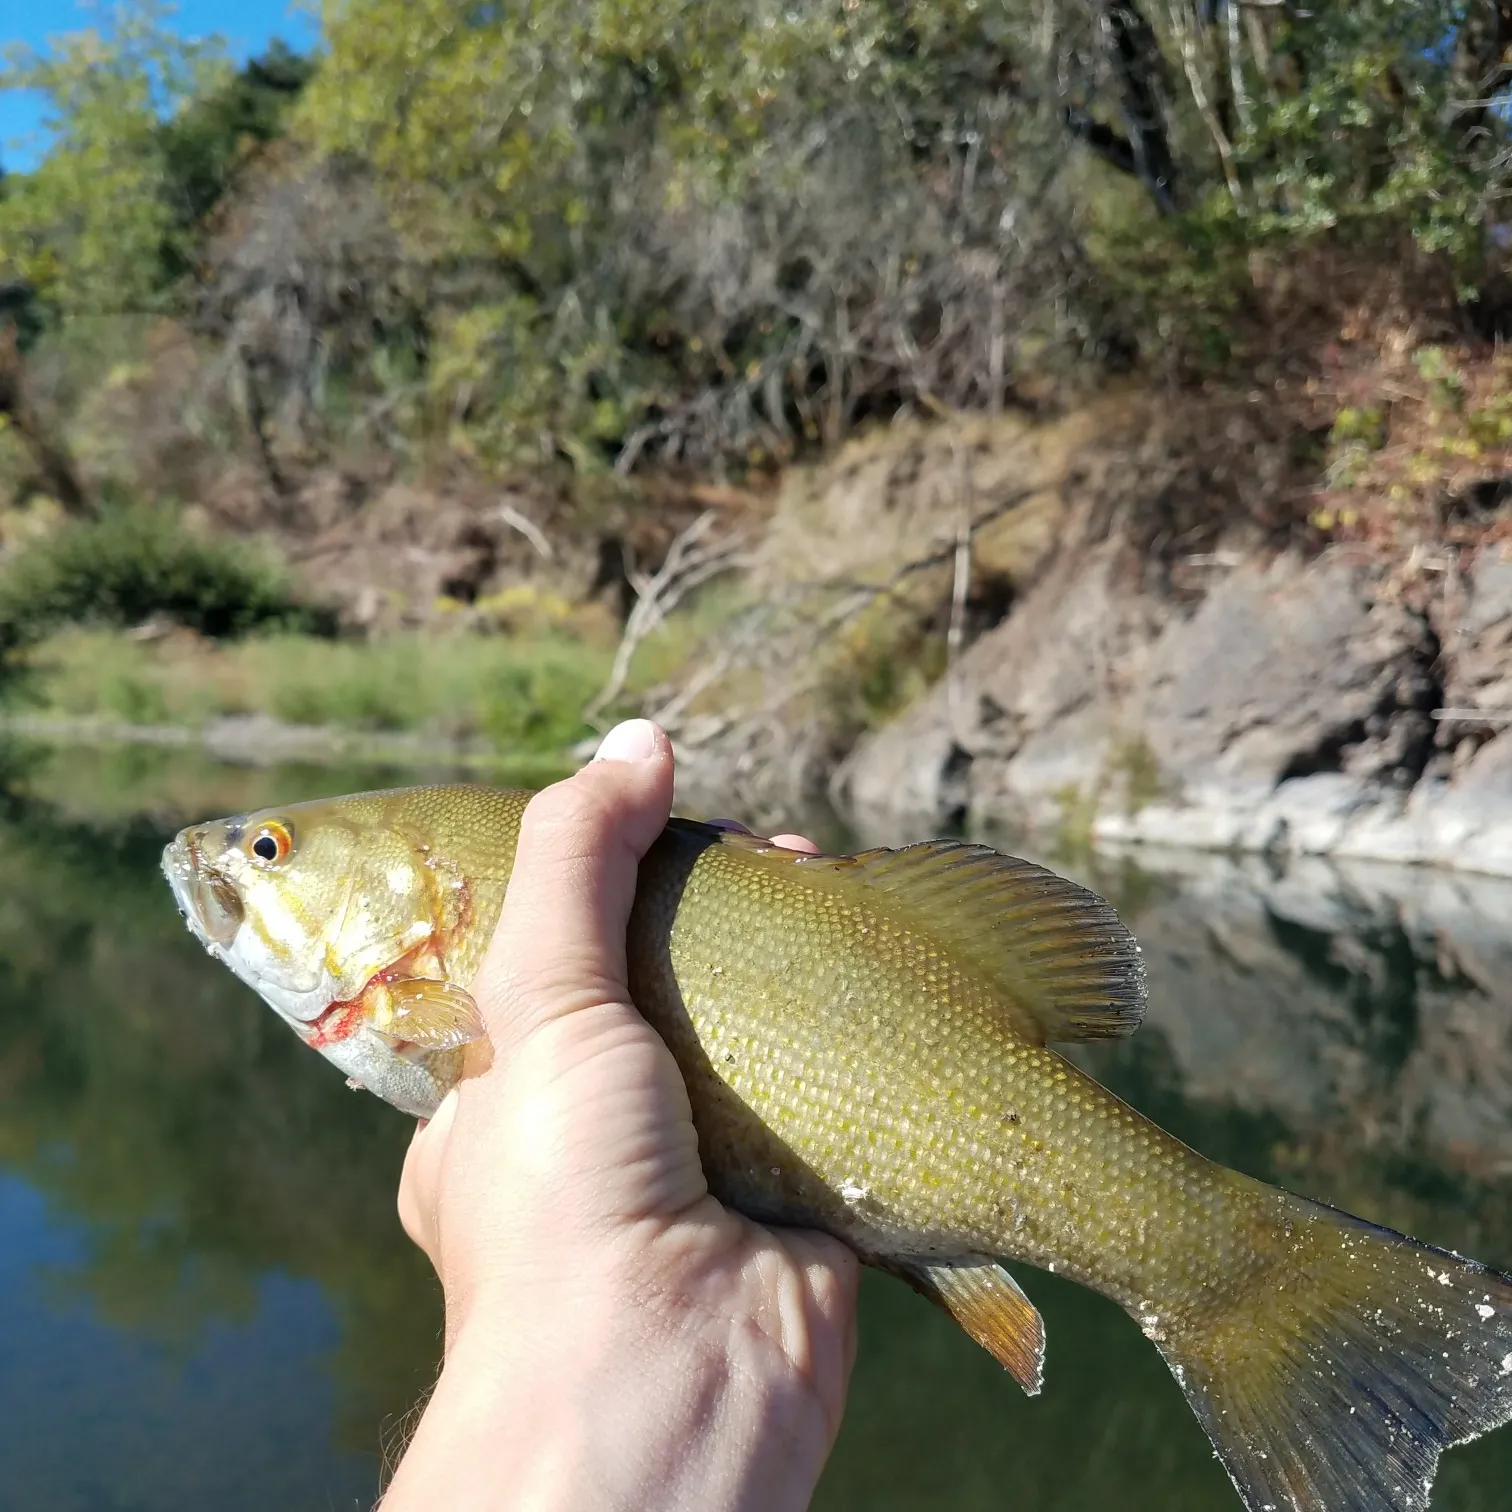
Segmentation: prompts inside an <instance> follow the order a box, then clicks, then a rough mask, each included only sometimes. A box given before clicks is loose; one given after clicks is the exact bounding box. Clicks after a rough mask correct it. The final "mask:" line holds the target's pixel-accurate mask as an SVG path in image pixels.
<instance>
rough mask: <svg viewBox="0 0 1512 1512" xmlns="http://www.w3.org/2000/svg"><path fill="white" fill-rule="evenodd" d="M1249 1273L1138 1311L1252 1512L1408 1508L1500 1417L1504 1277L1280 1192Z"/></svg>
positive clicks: (1505, 1375)
mask: <svg viewBox="0 0 1512 1512" xmlns="http://www.w3.org/2000/svg"><path fill="white" fill-rule="evenodd" d="M1275 1195H1276V1196H1277V1198H1278V1199H1280V1200H1281V1202H1282V1214H1281V1217H1280V1220H1279V1221H1278V1223H1277V1225H1276V1228H1275V1231H1274V1233H1273V1234H1272V1235H1270V1236H1269V1237H1268V1241H1267V1242H1266V1243H1265V1245H1264V1248H1265V1250H1266V1251H1267V1252H1268V1253H1267V1254H1266V1256H1265V1263H1264V1264H1263V1266H1262V1268H1261V1269H1260V1271H1259V1272H1258V1273H1257V1275H1256V1276H1255V1277H1254V1278H1253V1279H1252V1281H1251V1282H1249V1283H1246V1284H1245V1285H1244V1287H1243V1288H1242V1291H1241V1292H1240V1293H1239V1294H1238V1295H1237V1296H1235V1297H1231V1298H1230V1299H1228V1300H1227V1301H1224V1302H1222V1303H1214V1304H1211V1305H1204V1306H1202V1307H1198V1308H1195V1309H1192V1310H1191V1311H1190V1312H1189V1313H1186V1314H1183V1315H1182V1316H1181V1317H1180V1318H1179V1319H1178V1318H1176V1317H1172V1318H1170V1319H1168V1320H1166V1326H1165V1327H1162V1320H1160V1319H1155V1318H1146V1319H1145V1320H1144V1325H1145V1331H1146V1332H1147V1333H1148V1334H1149V1335H1150V1337H1151V1338H1152V1339H1153V1340H1154V1341H1155V1343H1156V1344H1157V1345H1158V1346H1159V1347H1160V1350H1161V1353H1162V1354H1163V1355H1164V1356H1165V1358H1166V1362H1167V1364H1168V1365H1170V1367H1171V1370H1172V1372H1173V1373H1174V1374H1175V1376H1176V1379H1177V1380H1178V1381H1179V1382H1180V1383H1181V1386H1182V1389H1183V1390H1184V1391H1185V1392H1186V1395H1187V1399H1188V1401H1189V1402H1190V1403H1191V1405H1192V1408H1193V1410H1194V1411H1195V1412H1196V1414H1197V1416H1198V1418H1199V1419H1200V1420H1201V1422H1202V1426H1203V1427H1204V1428H1205V1429H1206V1430H1207V1434H1208V1437H1209V1438H1210V1439H1212V1441H1213V1445H1214V1447H1215V1448H1216V1449H1217V1451H1218V1456H1219V1458H1220V1459H1221V1460H1222V1462H1223V1465H1224V1468H1225V1469H1227V1471H1228V1473H1229V1476H1230V1478H1231V1479H1232V1480H1233V1482H1234V1485H1235V1487H1236V1488H1237V1489H1238V1491H1239V1494H1240V1496H1241V1497H1242V1498H1243V1499H1244V1503H1245V1506H1246V1507H1247V1508H1248V1509H1249V1512H1420V1509H1423V1508H1426V1507H1427V1506H1428V1497H1429V1492H1430V1490H1431V1488H1432V1485H1433V1477H1434V1473H1435V1471H1436V1470H1437V1468H1438V1461H1439V1455H1440V1454H1441V1453H1442V1452H1443V1451H1444V1450H1445V1449H1447V1448H1448V1447H1449V1446H1450V1445H1452V1444H1458V1443H1463V1442H1465V1441H1466V1440H1468V1439H1473V1438H1476V1437H1478V1436H1479V1435H1480V1434H1482V1433H1485V1432H1487V1431H1488V1430H1490V1429H1492V1428H1496V1427H1498V1426H1499V1425H1501V1424H1502V1423H1505V1422H1507V1421H1508V1420H1509V1419H1512V1278H1509V1277H1507V1276H1503V1275H1500V1274H1499V1273H1498V1272H1496V1271H1493V1270H1488V1269H1487V1268H1486V1267H1485V1266H1483V1265H1477V1264H1476V1263H1475V1262H1474V1261H1472V1260H1465V1259H1463V1258H1462V1257H1460V1256H1458V1255H1453V1254H1449V1253H1446V1252H1445V1251H1443V1250H1437V1249H1431V1248H1429V1247H1428V1246H1427V1245H1422V1244H1418V1243H1416V1242H1415V1241H1413V1240H1411V1239H1407V1238H1404V1237H1403V1236H1402V1235H1401V1234H1397V1233H1393V1232H1392V1231H1391V1230H1390V1229H1384V1228H1378V1227H1376V1226H1375V1225H1374V1224H1369V1223H1365V1222H1363V1221H1362V1220H1360V1219H1357V1218H1351V1217H1350V1216H1349V1215H1348V1214H1346V1213H1341V1212H1339V1211H1337V1210H1336V1209H1334V1208H1330V1207H1325V1206H1324V1205H1323V1204H1321V1203H1314V1202H1308V1201H1306V1200H1305V1199H1303V1198H1294V1197H1290V1196H1287V1195H1285V1194H1282V1193H1276V1194H1275Z"/></svg>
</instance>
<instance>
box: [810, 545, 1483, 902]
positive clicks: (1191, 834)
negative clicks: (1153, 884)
mask: <svg viewBox="0 0 1512 1512" xmlns="http://www.w3.org/2000/svg"><path fill="white" fill-rule="evenodd" d="M1125 561H1126V558H1124V557H1123V556H1121V554H1120V552H1119V550H1118V548H1117V547H1116V546H1115V545H1114V544H1113V543H1106V544H1104V545H1103V546H1102V547H1099V548H1097V549H1095V550H1093V551H1090V552H1087V553H1083V554H1082V555H1080V556H1079V557H1076V558H1075V559H1070V558H1067V559H1064V560H1062V561H1061V562H1059V563H1058V564H1056V566H1055V567H1053V568H1052V569H1051V570H1050V571H1048V572H1047V573H1046V574H1045V575H1044V576H1043V577H1042V578H1041V579H1040V580H1039V582H1038V583H1037V584H1036V585H1035V587H1034V589H1033V590H1032V591H1031V592H1030V593H1029V594H1027V595H1026V596H1025V598H1024V599H1023V600H1022V601H1021V602H1020V603H1019V604H1018V605H1017V606H1016V607H1015V610H1014V612H1013V613H1012V615H1011V616H1010V617H1009V619H1008V620H1007V621H1006V622H1005V623H1004V624H1003V625H1002V626H1000V627H999V628H998V629H997V630H995V631H993V632H991V633H990V634H989V635H987V636H985V637H983V639H982V640H981V641H979V642H978V643H977V644H976V645H975V646H973V647H972V648H971V650H970V652H969V653H968V654H967V655H966V656H965V657H964V658H962V660H961V661H960V663H959V664H958V665H957V667H956V669H955V671H954V673H953V684H952V685H951V686H950V687H948V688H947V687H945V686H943V685H942V686H940V687H937V688H935V689H934V690H932V692H931V693H930V694H929V695H928V696H927V697H926V698H925V699H923V700H921V701H920V703H919V704H917V705H916V706H915V707H914V708H913V709H911V710H909V711H908V712H907V713H906V714H905V715H904V716H903V718H902V719H900V720H899V721H897V722H896V723H895V724H894V725H892V726H890V727H888V728H887V729H884V730H882V731H879V732H877V733H876V734H875V735H873V736H871V737H869V738H868V740H867V741H866V742H864V743H863V744H862V746H860V747H859V748H858V749H857V750H856V751H855V752H854V753H853V754H852V756H851V757H850V759H849V760H848V761H847V763H846V765H845V767H844V768H843V770H842V774H841V777H840V778H839V780H838V781H837V783H836V785H835V788H834V793H835V796H836V798H837V800H838V801H839V803H840V804H841V806H842V808H848V809H850V810H851V811H853V812H854V811H856V810H859V809H861V808H863V807H864V808H865V809H866V810H867V811H868V812H870V813H871V814H873V815H878V814H881V813H886V812H891V813H894V814H900V813H904V812H907V813H910V814H918V815H928V816H930V817H931V818H933V819H935V820H936V821H937V822H943V821H944V820H946V819H948V818H950V817H953V816H954V815H956V814H957V813H958V811H959V809H960V805H961V802H962V788H963V786H964V789H965V798H964V801H965V806H966V808H967V810H968V812H969V814H970V815H971V816H972V817H973V818H974V819H976V820H985V819H994V818H997V819H1007V820H1009V821H1012V822H1016V823H1018V824H1021V825H1024V826H1027V827H1028V828H1029V830H1030V831H1031V832H1044V831H1047V830H1057V829H1058V830H1060V831H1063V832H1066V831H1069V832H1072V833H1074V834H1076V835H1078V836H1081V837H1083V838H1087V837H1095V838H1096V839H1098V840H1099V841H1106V842H1114V843H1130V842H1139V843H1145V844H1159V845H1176V846H1192V847H1201V848H1206V849H1217V850H1240V851H1266V852H1273V853H1285V854H1300V855H1335V856H1341V857H1355V858H1361V859H1372V860H1384V861H1392V862H1399V863H1406V864H1418V865H1420V864H1428V865H1434V866H1446V867H1457V868H1462V869H1466V870H1474V871H1480V872H1486V873H1491V874H1498V875H1509V876H1512V730H1509V731H1508V733H1506V734H1502V735H1496V736H1495V737H1494V738H1491V737H1492V728H1493V727H1492V726H1490V725H1488V724H1487V723H1486V722H1485V721H1484V720H1482V721H1480V722H1479V723H1478V724H1476V725H1474V727H1473V729H1472V730H1471V731H1470V732H1469V733H1466V731H1465V730H1464V729H1462V728H1460V727H1459V726H1457V725H1456V724H1455V722H1454V721H1453V720H1443V721H1439V722H1438V728H1437V730H1436V726H1435V720H1434V718H1433V717H1432V716H1433V715H1434V714H1435V713H1436V712H1440V706H1441V704H1442V703H1444V702H1445V701H1446V700H1448V701H1452V700H1453V699H1454V698H1464V699H1467V700H1471V701H1472V702H1471V703H1469V704H1468V705H1467V707H1470V708H1472V709H1473V708H1476V707H1479V706H1480V705H1478V704H1476V703H1475V702H1474V701H1475V700H1481V699H1488V698H1491V697H1496V698H1500V697H1502V696H1504V694H1505V697H1506V700H1507V705H1508V707H1512V562H1505V561H1503V560H1502V558H1501V556H1500V554H1499V553H1497V552H1488V551H1483V552H1482V553H1481V554H1480V556H1479V558H1478V559H1477V560H1476V562H1475V563H1474V564H1473V565H1472V570H1471V572H1470V573H1469V575H1468V578H1467V588H1466V592H1465V594H1464V595H1462V602H1461V603H1460V607H1459V609H1458V611H1457V618H1455V619H1454V622H1453V624H1452V625H1447V624H1446V625H1445V626H1444V627H1442V633H1444V634H1445V635H1446V636H1447V642H1452V644H1453V646H1454V647H1456V648H1457V649H1455V650H1453V651H1445V652H1443V654H1442V655H1440V649H1439V643H1438V641H1437V639H1436V638H1435V634H1434V631H1433V629H1432V628H1431V627H1430V625H1429V623H1428V621H1427V620H1426V619H1425V618H1424V616H1422V615H1420V614H1417V613H1415V612H1413V611H1412V610H1411V609H1409V608H1408V607H1406V606H1404V605H1403V604H1402V603H1401V602H1400V601H1399V599H1400V596H1399V595H1398V594H1397V593H1396V592H1395V591H1394V590H1390V591H1388V585H1387V581H1386V579H1385V577H1384V576H1383V573H1382V571H1381V570H1380V569H1377V568H1372V567H1365V566H1361V565H1358V564H1354V563H1351V562H1349V561H1346V560H1344V559H1342V558H1340V557H1338V556H1328V555H1325V556H1324V557H1321V558H1319V559H1316V560H1313V561H1306V562H1304V561H1302V560H1300V559H1298V558H1296V557H1291V556H1287V557H1281V558H1278V559H1275V560H1273V561H1270V562H1261V561H1250V562H1245V563H1241V565H1239V566H1238V567H1236V568H1235V569H1233V570H1232V571H1230V572H1228V573H1227V574H1225V575H1224V576H1223V577H1222V578H1221V580H1220V581H1219V582H1218V583H1217V584H1216V585H1215V586H1214V587H1213V588H1212V589H1211V590H1210V591H1209V592H1208V594H1207V595H1206V597H1205V598H1203V599H1202V600H1200V601H1199V602H1198V603H1197V604H1196V605H1195V606H1192V607H1190V608H1188V609H1185V610H1183V609H1180V608H1178V607H1177V606H1175V605H1173V604H1172V603H1170V602H1169V601H1167V600H1165V599H1162V598H1159V597H1158V596H1156V595H1153V594H1151V593H1149V592H1148V591H1146V590H1145V589H1144V588H1143V587H1142V586H1141V585H1140V584H1138V583H1136V582H1132V581H1130V580H1129V579H1128V578H1127V576H1126V575H1125V573H1124V572H1123V570H1122V567H1121V564H1122V563H1124V562H1125ZM1440 672H1441V673H1442V677H1443V682H1442V686H1441V684H1440V681H1439V674H1440ZM1455 689H1458V690H1459V691H1458V692H1455V691H1454V690H1455ZM1436 753H1437V754H1436ZM1451 753H1452V760H1451Z"/></svg>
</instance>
